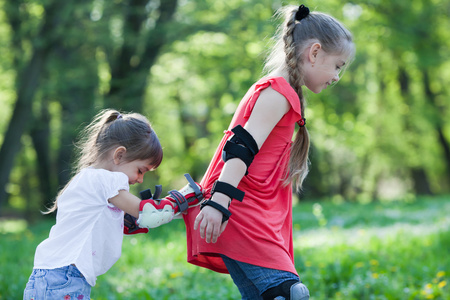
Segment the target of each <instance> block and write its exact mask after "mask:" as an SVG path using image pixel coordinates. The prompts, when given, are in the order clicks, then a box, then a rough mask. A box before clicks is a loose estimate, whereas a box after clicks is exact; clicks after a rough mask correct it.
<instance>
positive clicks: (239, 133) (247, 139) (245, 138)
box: [231, 125, 259, 156]
mask: <svg viewBox="0 0 450 300" xmlns="http://www.w3.org/2000/svg"><path fill="white" fill-rule="evenodd" d="M231 131H232V132H233V133H234V134H235V135H236V137H238V138H239V140H240V142H242V143H243V144H244V145H245V146H246V147H247V148H248V149H249V150H250V151H251V152H252V154H253V156H255V155H256V154H257V153H258V151H259V148H258V144H257V143H256V141H255V139H254V138H253V136H252V135H251V134H250V133H249V132H248V131H247V130H245V129H244V127H242V126H241V125H237V126H236V127H234V128H233V129H231Z"/></svg>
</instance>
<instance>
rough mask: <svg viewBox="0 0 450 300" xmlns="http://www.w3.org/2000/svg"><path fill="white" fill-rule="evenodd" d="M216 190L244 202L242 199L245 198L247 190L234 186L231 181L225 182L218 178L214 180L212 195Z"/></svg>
mask: <svg viewBox="0 0 450 300" xmlns="http://www.w3.org/2000/svg"><path fill="white" fill-rule="evenodd" d="M215 192H219V193H222V194H225V195H227V196H228V197H230V198H231V199H236V200H239V201H241V202H242V200H243V199H244V196H245V192H243V191H241V190H240V189H238V188H235V187H234V186H232V185H231V184H229V183H226V182H223V181H219V180H216V182H214V185H213V187H212V189H211V196H212V195H213V194H214V193H215Z"/></svg>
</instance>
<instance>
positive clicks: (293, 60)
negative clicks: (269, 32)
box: [264, 5, 354, 191]
mask: <svg viewBox="0 0 450 300" xmlns="http://www.w3.org/2000/svg"><path fill="white" fill-rule="evenodd" d="M298 9H299V7H298V6H290V5H289V6H285V7H282V8H281V9H279V10H278V11H277V13H276V15H275V16H276V17H278V18H280V17H284V23H283V24H282V25H281V26H280V27H279V28H278V31H277V34H276V36H275V45H274V47H273V49H272V51H271V52H270V53H269V55H268V57H267V60H266V64H265V66H264V70H265V71H266V72H267V73H268V74H270V73H273V72H277V71H278V72H279V71H281V72H283V73H287V75H288V78H289V83H290V85H291V86H292V88H293V89H294V90H295V91H296V92H297V94H298V96H299V98H300V105H301V114H302V117H303V118H305V108H306V101H305V97H304V95H303V91H302V85H304V81H303V70H302V64H303V59H304V58H303V57H302V53H303V52H304V51H305V50H306V49H307V48H308V47H309V46H311V45H312V44H313V43H314V42H319V43H320V44H321V45H322V49H323V50H324V51H325V52H326V53H328V54H345V55H348V57H349V59H350V58H351V57H352V56H353V54H354V44H353V38H352V35H351V33H350V32H349V31H348V30H347V29H346V28H345V27H344V26H343V25H342V24H341V23H340V22H339V21H337V20H336V19H334V18H333V17H331V16H329V15H327V14H324V13H320V12H311V13H309V14H308V15H307V16H306V17H304V18H303V19H301V20H300V21H298V20H296V14H297V11H298ZM347 65H348V64H347ZM309 143H310V142H309V133H308V130H307V129H306V126H303V127H300V128H299V129H298V131H297V134H296V136H295V140H294V143H293V145H292V149H291V157H290V161H289V170H288V174H287V178H286V183H291V182H293V183H295V184H296V187H297V191H298V190H300V189H301V187H302V183H303V180H304V179H305V178H306V175H307V174H308V171H309V160H308V153H309Z"/></svg>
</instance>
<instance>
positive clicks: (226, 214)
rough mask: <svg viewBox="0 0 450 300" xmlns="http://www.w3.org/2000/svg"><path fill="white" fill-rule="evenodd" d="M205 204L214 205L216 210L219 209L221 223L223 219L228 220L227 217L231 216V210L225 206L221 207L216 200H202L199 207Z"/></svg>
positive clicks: (201, 207)
mask: <svg viewBox="0 0 450 300" xmlns="http://www.w3.org/2000/svg"><path fill="white" fill-rule="evenodd" d="M206 205H209V206H211V207H214V208H215V209H217V210H218V211H220V212H221V213H222V223H223V222H225V221H228V219H229V218H230V216H231V212H230V211H229V210H228V209H226V208H225V207H223V206H222V205H220V204H219V203H217V202H214V201H211V199H208V200H206V201H205V202H203V203H202V204H201V206H200V209H203V208H204V207H205V206H206Z"/></svg>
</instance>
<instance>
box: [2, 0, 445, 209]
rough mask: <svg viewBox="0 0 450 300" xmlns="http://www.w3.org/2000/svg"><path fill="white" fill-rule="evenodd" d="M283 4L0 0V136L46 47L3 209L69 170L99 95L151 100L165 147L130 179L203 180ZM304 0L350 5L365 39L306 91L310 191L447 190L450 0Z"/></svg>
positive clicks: (130, 101)
mask: <svg viewBox="0 0 450 300" xmlns="http://www.w3.org/2000/svg"><path fill="white" fill-rule="evenodd" d="M55 3H59V4H58V9H59V11H58V12H59V13H58V14H56V15H55V16H56V17H55V18H53V19H51V20H52V22H54V23H55V22H56V23H57V24H59V26H53V27H51V30H48V31H42V30H41V29H42V28H43V26H44V24H45V21H46V20H48V19H49V16H51V14H50V13H49V12H51V11H52V10H51V9H54V8H53V7H54V6H55V5H56V4H55ZM289 3H294V2H287V1H286V2H285V1H277V0H245V1H244V0H227V1H222V0H221V1H217V0H198V1H191V0H179V1H175V0H171V1H155V0H153V1H150V0H117V1H103V0H83V1H77V2H72V1H67V2H58V1H53V0H45V1H44V0H18V1H6V0H1V1H0V7H2V10H1V11H0V70H1V72H0V103H1V107H2V112H3V117H2V118H1V119H0V141H2V142H1V143H2V146H1V147H2V150H4V149H8V147H13V144H12V143H9V142H8V143H5V137H6V132H7V131H8V127H9V126H10V124H11V123H12V121H11V120H12V116H13V115H14V113H13V112H14V110H15V109H17V107H20V106H18V105H17V103H18V101H17V100H18V99H19V98H20V95H21V94H20V91H21V90H23V87H22V86H23V85H21V83H23V82H25V80H26V78H27V76H26V75H30V74H27V73H26V72H24V70H27V69H26V68H25V67H26V66H27V65H29V64H30V63H31V62H32V60H31V58H32V57H33V54H35V53H36V51H38V50H39V49H43V48H42V47H43V45H44V46H46V47H47V48H48V49H47V48H45V49H47V50H48V55H47V56H44V59H43V60H42V62H43V67H42V68H41V69H40V71H39V73H38V74H39V76H38V78H39V83H38V85H37V87H36V89H35V90H34V91H33V93H32V95H31V99H32V102H30V103H31V110H30V111H31V113H30V115H29V116H28V117H27V118H26V120H27V121H26V123H27V124H26V125H27V126H26V128H24V130H23V132H20V133H17V134H16V135H15V138H16V140H18V143H20V147H17V150H14V155H13V157H12V159H9V160H8V161H9V162H11V161H13V165H12V168H11V170H8V168H6V167H2V169H1V172H3V173H5V174H6V175H5V176H6V179H7V180H6V182H5V187H4V189H5V191H6V196H5V197H4V198H3V199H0V205H1V210H2V211H4V212H5V211H6V212H11V211H14V210H22V211H28V212H30V211H37V210H38V209H42V208H43V205H44V204H46V203H48V201H51V200H52V199H51V198H53V197H54V195H56V192H57V190H58V187H60V186H61V185H63V184H64V183H65V182H66V181H67V179H68V176H69V172H68V171H69V170H70V162H71V159H72V155H71V153H72V151H73V147H72V142H73V140H74V139H75V138H76V136H77V132H78V131H79V129H80V126H81V125H83V124H84V123H85V122H88V121H89V120H90V118H91V117H92V116H93V115H94V114H95V113H96V112H97V111H98V110H99V109H101V108H104V107H114V108H118V109H125V110H135V111H139V112H142V113H144V114H145V115H147V116H148V117H149V119H150V120H151V122H152V125H153V127H154V128H155V130H156V132H157V133H158V136H159V137H160V139H161V142H162V144H163V146H164V155H165V157H164V160H163V163H162V164H161V166H160V167H159V169H158V170H157V171H155V172H153V173H151V174H149V175H147V176H146V177H147V178H146V180H145V182H144V184H143V185H141V186H139V187H135V188H134V190H135V192H137V191H138V190H139V189H144V188H146V187H149V186H150V187H151V186H153V185H155V184H162V185H163V188H164V190H165V191H168V190H170V189H173V188H179V187H181V186H183V185H184V178H183V173H185V172H189V173H190V174H191V175H192V176H193V177H194V178H195V179H196V180H197V181H199V180H200V179H201V177H202V175H203V173H204V172H205V170H206V168H207V166H208V163H209V160H210V158H211V157H212V154H213V152H214V151H215V148H216V146H217V145H218V142H219V140H220V138H221V136H222V133H223V130H225V129H226V128H227V126H228V124H229V122H230V120H231V117H232V114H233V112H234V109H235V108H236V106H237V104H238V103H239V101H240V99H241V98H242V97H243V95H244V94H245V92H246V91H247V89H248V88H249V87H250V86H251V85H252V84H253V83H254V82H255V81H256V80H258V79H259V78H260V77H261V75H262V73H261V71H262V64H263V61H264V56H265V51H266V49H267V48H268V46H269V45H270V44H271V41H270V38H271V37H272V35H273V34H274V32H275V28H276V26H277V25H278V24H277V23H276V22H274V21H273V19H271V17H272V15H273V13H274V11H275V10H276V9H277V8H278V7H280V6H281V5H283V4H289ZM294 4H297V3H294ZM305 4H306V5H307V6H309V7H310V8H311V9H313V10H318V11H323V12H326V13H330V14H331V15H333V16H335V17H336V18H338V19H339V20H341V21H342V22H343V23H344V24H345V25H346V26H347V27H348V28H349V29H350V30H351V31H352V32H353V34H354V39H355V43H356V48H357V54H356V57H355V59H354V61H353V63H352V64H351V65H350V66H349V68H348V69H347V70H346V72H345V73H344V74H343V76H342V79H341V80H340V82H339V84H337V85H335V86H333V87H332V88H329V89H327V90H325V91H324V92H322V93H321V94H318V95H315V94H312V93H307V98H308V107H307V110H306V118H307V119H308V128H309V131H310V134H311V139H312V147H311V157H310V159H311V163H312V164H311V173H310V175H309V177H308V178H307V181H306V187H305V189H304V192H303V193H302V195H301V198H312V197H313V198H319V197H333V199H335V200H339V201H340V200H342V199H345V200H354V201H361V202H370V201H372V200H373V199H381V200H382V199H398V198H405V197H406V198H413V197H415V196H414V195H416V194H442V193H447V192H449V190H450V185H449V182H450V123H449V121H448V120H450V118H449V117H450V116H449V109H448V108H449V101H448V98H449V86H450V85H449V84H448V83H449V81H450V71H449V70H450V68H449V67H450V65H449V64H450V59H449V52H448V49H449V46H450V45H449V44H450V33H449V31H448V28H449V25H450V24H449V23H450V21H449V19H448V15H449V13H450V3H449V2H448V1H445V0H432V1H429V0H414V1H396V2H391V1H386V0H367V1H351V2H344V3H343V2H341V1H335V0H324V1H320V2H313V1H311V2H305ZM171 5H174V6H173V7H174V9H175V10H174V11H170V9H171ZM38 129H39V130H38ZM14 149H16V148H14ZM44 179H45V180H44ZM2 184H3V183H2ZM2 190H3V189H2ZM0 197H1V196H0Z"/></svg>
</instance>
